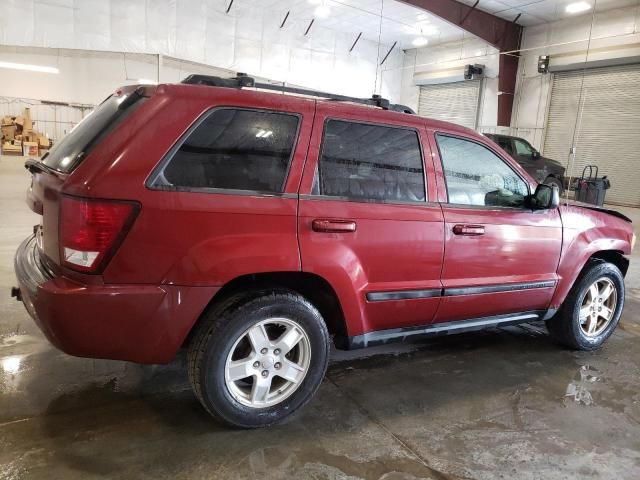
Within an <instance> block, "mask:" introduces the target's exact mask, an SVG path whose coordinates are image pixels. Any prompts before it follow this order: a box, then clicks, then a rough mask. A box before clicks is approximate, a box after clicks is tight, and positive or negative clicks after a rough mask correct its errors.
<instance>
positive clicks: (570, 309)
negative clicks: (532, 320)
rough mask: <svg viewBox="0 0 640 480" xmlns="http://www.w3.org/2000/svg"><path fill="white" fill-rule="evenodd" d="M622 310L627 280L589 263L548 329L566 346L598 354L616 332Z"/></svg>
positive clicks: (607, 267) (609, 266)
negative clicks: (593, 351) (597, 350)
mask: <svg viewBox="0 0 640 480" xmlns="http://www.w3.org/2000/svg"><path fill="white" fill-rule="evenodd" d="M623 307H624V277H623V276H622V273H621V272H620V270H619V269H618V267H616V266H615V265H613V264H612V263H608V262H605V261H603V260H598V259H594V260H590V262H589V263H588V264H587V265H586V267H585V269H584V271H583V272H582V273H581V274H580V276H579V277H578V279H577V281H576V283H575V285H574V286H573V288H572V289H571V291H570V292H569V295H567V298H566V299H565V302H564V303H563V305H562V307H561V308H560V310H559V311H558V313H557V314H556V315H555V316H554V317H553V318H552V319H550V320H548V321H547V329H548V330H549V334H550V335H551V337H552V338H554V339H555V340H556V341H557V342H559V343H561V344H562V345H564V346H567V347H569V348H572V349H576V350H596V349H598V348H600V347H601V346H602V344H603V343H604V342H605V341H606V340H607V339H608V338H609V337H610V336H611V334H612V333H613V331H614V330H615V328H616V326H617V325H618V322H619V321H620V315H621V314H622V309H623Z"/></svg>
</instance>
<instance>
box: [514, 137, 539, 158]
mask: <svg viewBox="0 0 640 480" xmlns="http://www.w3.org/2000/svg"><path fill="white" fill-rule="evenodd" d="M513 143H515V145H516V153H517V154H518V155H523V156H525V157H530V156H531V155H533V152H534V150H533V147H531V145H529V144H528V143H527V142H523V141H522V140H514V141H513Z"/></svg>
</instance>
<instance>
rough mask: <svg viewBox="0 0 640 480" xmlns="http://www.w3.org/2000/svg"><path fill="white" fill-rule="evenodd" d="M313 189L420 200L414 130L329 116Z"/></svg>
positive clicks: (371, 198)
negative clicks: (330, 118)
mask: <svg viewBox="0 0 640 480" xmlns="http://www.w3.org/2000/svg"><path fill="white" fill-rule="evenodd" d="M313 193H314V194H319V195H326V196H332V197H343V198H349V199H355V200H364V201H377V202H424V201H425V198H426V195H425V183H424V168H423V163H422V154H421V150H420V141H419V139H418V133H417V132H416V131H415V130H411V129H407V128H399V127H398V128H396V127H388V126H381V125H370V124H365V123H355V122H347V121H343V120H329V121H327V122H326V124H325V130H324V137H323V141H322V151H321V153H320V159H319V161H318V171H317V174H316V179H315V182H314V187H313Z"/></svg>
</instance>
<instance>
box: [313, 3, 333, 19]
mask: <svg viewBox="0 0 640 480" xmlns="http://www.w3.org/2000/svg"><path fill="white" fill-rule="evenodd" d="M313 15H314V16H316V17H318V18H327V17H328V16H329V15H331V9H330V8H329V7H327V6H326V5H318V6H317V7H316V9H315V10H314V11H313Z"/></svg>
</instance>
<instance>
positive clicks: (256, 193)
mask: <svg viewBox="0 0 640 480" xmlns="http://www.w3.org/2000/svg"><path fill="white" fill-rule="evenodd" d="M149 189H150V190H159V191H164V192H188V193H208V194H215V195H242V196H248V197H276V198H295V199H297V198H298V194H297V193H287V192H283V193H279V192H266V191H261V190H234V189H233V188H206V187H199V188H198V187H174V186H170V185H159V186H157V187H153V188H149Z"/></svg>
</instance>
